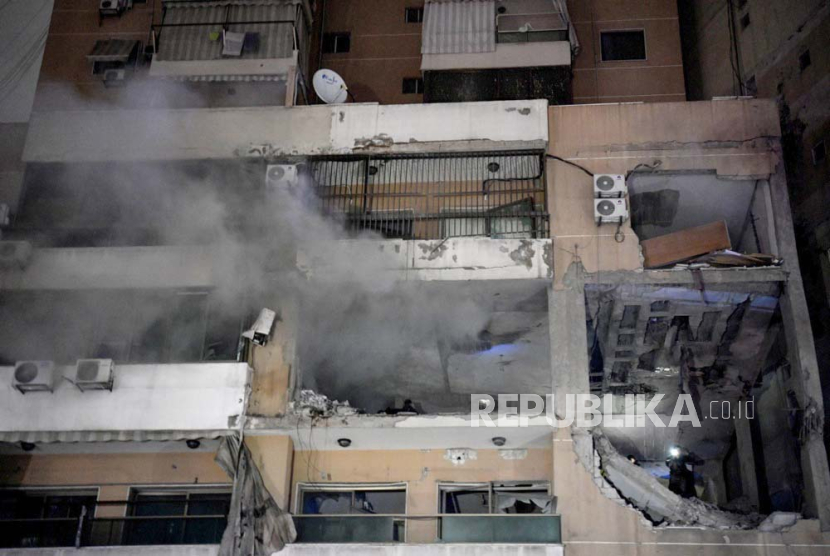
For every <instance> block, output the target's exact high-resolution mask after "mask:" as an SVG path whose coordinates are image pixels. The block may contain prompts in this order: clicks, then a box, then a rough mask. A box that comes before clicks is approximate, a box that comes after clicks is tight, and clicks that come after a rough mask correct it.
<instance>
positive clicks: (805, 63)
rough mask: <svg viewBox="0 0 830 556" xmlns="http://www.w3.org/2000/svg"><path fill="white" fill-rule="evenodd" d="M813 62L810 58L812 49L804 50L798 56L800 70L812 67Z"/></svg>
mask: <svg viewBox="0 0 830 556" xmlns="http://www.w3.org/2000/svg"><path fill="white" fill-rule="evenodd" d="M812 63H813V61H812V60H811V59H810V51H809V50H805V51H804V52H802V53H801V56H799V57H798V69H799V70H800V71H804V70H805V69H807V68H808V67H810V64H812Z"/></svg>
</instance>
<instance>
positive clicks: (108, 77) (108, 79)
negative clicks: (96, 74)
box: [103, 68, 127, 87]
mask: <svg viewBox="0 0 830 556" xmlns="http://www.w3.org/2000/svg"><path fill="white" fill-rule="evenodd" d="M103 75H104V87H118V86H120V85H123V84H124V81H125V80H126V79H127V70H126V69H124V68H119V69H108V70H104V74H103Z"/></svg>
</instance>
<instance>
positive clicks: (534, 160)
mask: <svg viewBox="0 0 830 556" xmlns="http://www.w3.org/2000/svg"><path fill="white" fill-rule="evenodd" d="M544 168H545V165H544V153H542V152H541V151H501V152H480V153H432V154H420V153H419V154H401V155H375V156H338V157H321V158H315V159H314V160H312V162H311V173H312V179H313V182H314V185H315V189H316V192H317V197H318V198H319V200H320V204H321V207H322V210H323V212H324V213H326V214H328V215H330V216H332V217H334V218H339V219H341V220H342V221H343V223H344V225H345V226H346V228H347V229H348V230H351V231H355V232H357V231H361V230H371V231H374V232H376V233H378V234H380V235H382V236H384V237H387V238H398V239H446V238H450V237H475V236H479V237H490V238H494V239H502V238H504V239H523V238H527V239H542V238H547V237H549V234H550V228H549V214H548V212H547V207H546V188H545V178H544Z"/></svg>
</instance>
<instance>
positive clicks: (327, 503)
mask: <svg viewBox="0 0 830 556" xmlns="http://www.w3.org/2000/svg"><path fill="white" fill-rule="evenodd" d="M351 507H352V493H351V491H349V492H304V493H303V513H304V514H347V513H350V512H351Z"/></svg>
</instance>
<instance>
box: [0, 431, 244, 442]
mask: <svg viewBox="0 0 830 556" xmlns="http://www.w3.org/2000/svg"><path fill="white" fill-rule="evenodd" d="M233 433H234V431H232V430H206V431H198V430H189V431H0V442H31V443H37V442H145V441H148V442H149V441H162V440H190V439H192V438H194V439H198V438H221V437H223V436H228V435H229V434H233Z"/></svg>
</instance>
